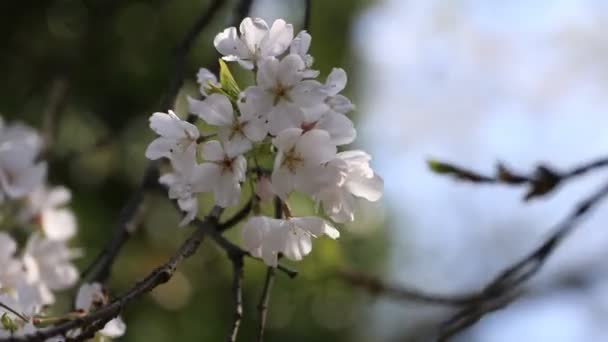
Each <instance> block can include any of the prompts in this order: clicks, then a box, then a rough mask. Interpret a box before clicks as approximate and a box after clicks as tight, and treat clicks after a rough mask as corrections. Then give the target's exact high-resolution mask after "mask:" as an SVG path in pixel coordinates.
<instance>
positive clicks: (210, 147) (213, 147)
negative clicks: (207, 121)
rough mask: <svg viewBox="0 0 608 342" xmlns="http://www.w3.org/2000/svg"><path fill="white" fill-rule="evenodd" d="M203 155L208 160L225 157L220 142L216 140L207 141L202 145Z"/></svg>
mask: <svg viewBox="0 0 608 342" xmlns="http://www.w3.org/2000/svg"><path fill="white" fill-rule="evenodd" d="M202 151H203V157H204V158H205V160H209V161H222V160H224V158H226V154H225V153H224V148H223V147H222V144H221V143H220V142H219V141H217V140H211V141H207V142H205V143H204V144H203V146H202Z"/></svg>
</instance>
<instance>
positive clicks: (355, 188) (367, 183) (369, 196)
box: [345, 175, 384, 202]
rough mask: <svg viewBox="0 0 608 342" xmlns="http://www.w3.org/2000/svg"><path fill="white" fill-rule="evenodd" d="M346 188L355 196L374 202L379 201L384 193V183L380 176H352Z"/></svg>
mask: <svg viewBox="0 0 608 342" xmlns="http://www.w3.org/2000/svg"><path fill="white" fill-rule="evenodd" d="M345 186H346V188H347V189H348V190H349V191H350V192H351V193H352V194H353V195H355V196H357V197H363V198H365V199H366V200H368V201H372V202H375V201H377V200H379V199H380V198H381V197H382V192H383V191H384V181H383V180H382V178H381V177H380V176H378V175H374V177H371V178H366V177H361V176H352V177H349V178H348V180H347V181H346V184H345Z"/></svg>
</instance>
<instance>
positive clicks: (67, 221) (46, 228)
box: [20, 186, 77, 241]
mask: <svg viewBox="0 0 608 342" xmlns="http://www.w3.org/2000/svg"><path fill="white" fill-rule="evenodd" d="M71 198H72V194H71V193H70V190H68V189H67V188H66V187H63V186H57V187H53V188H50V189H49V188H48V187H45V186H41V187H39V188H37V189H36V190H34V191H32V192H31V193H30V194H29V195H28V198H27V206H26V207H25V208H24V210H23V211H22V212H21V213H20V218H21V219H22V220H23V221H28V220H34V221H38V222H39V223H40V225H41V227H42V231H43V233H44V235H45V236H46V237H47V238H49V239H51V240H60V241H66V240H69V239H71V238H72V237H74V235H75V234H76V229H77V227H76V217H75V216H74V213H73V212H72V211H71V210H70V209H69V208H66V205H67V204H68V202H69V201H70V199H71Z"/></svg>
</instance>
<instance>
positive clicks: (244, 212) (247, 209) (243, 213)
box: [218, 197, 254, 232]
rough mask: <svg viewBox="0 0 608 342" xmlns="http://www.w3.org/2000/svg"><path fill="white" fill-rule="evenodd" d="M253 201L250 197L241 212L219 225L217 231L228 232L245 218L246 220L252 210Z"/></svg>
mask: <svg viewBox="0 0 608 342" xmlns="http://www.w3.org/2000/svg"><path fill="white" fill-rule="evenodd" d="M253 201H254V199H253V197H252V198H251V199H250V200H249V201H247V203H246V204H245V206H244V207H243V208H241V210H239V211H238V212H237V213H236V214H234V215H233V216H232V217H230V218H229V219H227V220H226V221H224V222H223V223H220V225H219V226H218V231H219V232H223V231H225V230H228V229H230V228H232V227H233V226H235V225H237V224H239V222H241V221H243V220H244V219H245V218H247V215H249V213H250V212H251V209H252V208H253Z"/></svg>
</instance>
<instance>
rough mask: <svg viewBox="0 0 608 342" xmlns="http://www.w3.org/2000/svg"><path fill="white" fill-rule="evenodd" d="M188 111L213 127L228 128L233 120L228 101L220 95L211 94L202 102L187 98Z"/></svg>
mask: <svg viewBox="0 0 608 342" xmlns="http://www.w3.org/2000/svg"><path fill="white" fill-rule="evenodd" d="M188 105H189V111H190V112H191V113H193V114H196V115H197V116H199V117H200V118H201V119H203V120H205V122H206V123H208V124H210V125H214V126H228V125H230V124H231V123H232V122H233V120H234V112H233V109H232V104H231V103H230V100H228V98H227V97H226V96H224V95H222V94H211V95H209V96H208V97H207V98H206V99H205V100H204V101H198V100H196V99H193V98H191V97H188Z"/></svg>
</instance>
